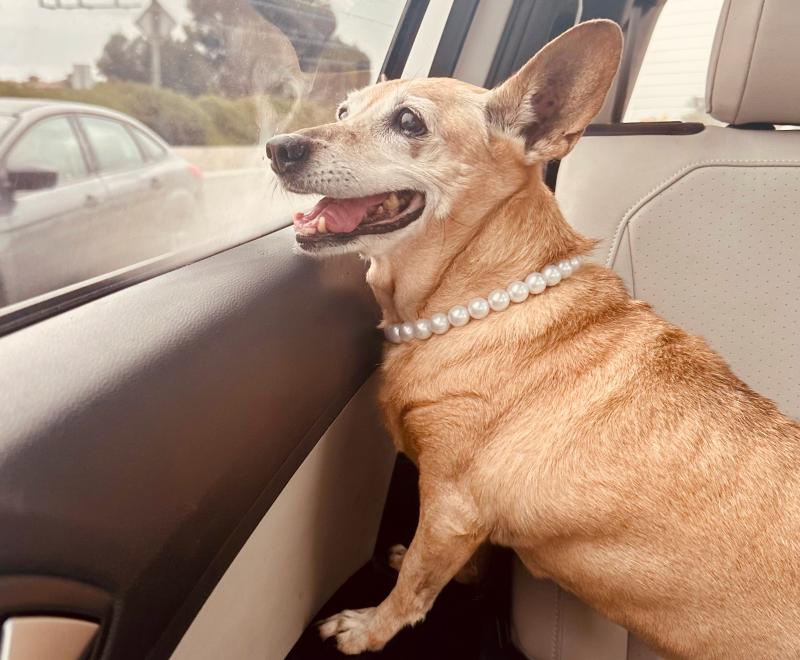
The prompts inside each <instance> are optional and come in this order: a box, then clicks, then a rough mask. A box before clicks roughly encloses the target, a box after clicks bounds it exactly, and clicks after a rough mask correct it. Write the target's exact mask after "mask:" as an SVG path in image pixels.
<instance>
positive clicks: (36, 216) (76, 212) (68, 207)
mask: <svg viewBox="0 0 800 660" xmlns="http://www.w3.org/2000/svg"><path fill="white" fill-rule="evenodd" d="M105 195H106V191H105V188H104V186H103V184H102V183H101V182H100V181H99V180H98V179H97V178H95V177H89V178H86V179H84V180H83V181H78V182H76V183H70V184H67V185H65V186H59V187H57V188H53V189H50V190H39V191H31V192H26V193H22V194H17V195H16V196H15V200H14V205H13V207H12V209H11V212H10V214H9V215H6V216H2V215H0V241H2V243H0V255H2V256H0V279H2V282H3V290H4V292H5V298H4V302H5V303H7V304H8V303H13V302H16V301H19V300H24V299H26V298H31V297H33V296H36V295H39V294H41V293H44V292H46V291H50V290H52V289H57V288H59V287H62V286H66V285H68V284H72V283H73V282H77V281H79V280H82V279H87V278H89V277H93V276H95V275H98V274H99V272H101V271H97V270H96V269H95V268H94V267H93V266H92V263H93V260H91V259H87V258H86V257H87V256H88V254H87V249H88V246H90V245H92V242H93V239H94V235H95V232H94V229H95V228H96V224H97V220H98V210H99V208H100V207H101V206H102V204H103V201H104V199H105ZM64 255H70V257H69V258H68V259H65V258H64ZM47 264H59V267H58V268H48V267H47Z"/></svg>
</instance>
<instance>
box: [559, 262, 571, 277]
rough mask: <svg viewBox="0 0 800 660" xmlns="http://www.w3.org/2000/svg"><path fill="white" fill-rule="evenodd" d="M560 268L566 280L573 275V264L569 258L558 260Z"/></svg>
mask: <svg viewBox="0 0 800 660" xmlns="http://www.w3.org/2000/svg"><path fill="white" fill-rule="evenodd" d="M557 267H558V270H559V272H560V273H561V279H563V280H565V279H567V278H568V277H569V276H570V275H572V264H571V263H570V262H569V259H562V260H561V261H559V262H558V266H557Z"/></svg>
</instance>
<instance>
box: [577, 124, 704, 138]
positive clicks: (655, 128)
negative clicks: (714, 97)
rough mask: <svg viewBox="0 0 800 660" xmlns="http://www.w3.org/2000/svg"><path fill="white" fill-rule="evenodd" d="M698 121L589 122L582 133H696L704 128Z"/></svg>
mask: <svg viewBox="0 0 800 660" xmlns="http://www.w3.org/2000/svg"><path fill="white" fill-rule="evenodd" d="M705 128H706V127H705V124H701V123H700V122H682V121H640V122H623V123H614V124H590V125H589V126H588V127H587V128H586V131H585V132H584V135H591V136H602V135H609V136H611V135H696V134H697V133H702V132H703V131H704V130H705Z"/></svg>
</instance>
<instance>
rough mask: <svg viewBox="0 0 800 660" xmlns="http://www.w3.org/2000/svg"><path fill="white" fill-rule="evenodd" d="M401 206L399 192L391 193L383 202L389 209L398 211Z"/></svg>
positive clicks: (384, 206)
mask: <svg viewBox="0 0 800 660" xmlns="http://www.w3.org/2000/svg"><path fill="white" fill-rule="evenodd" d="M399 206H400V200H399V199H397V193H390V194H389V196H388V197H387V198H386V199H385V200H384V202H383V208H385V209H386V210H387V211H396V210H397V209H398V207H399Z"/></svg>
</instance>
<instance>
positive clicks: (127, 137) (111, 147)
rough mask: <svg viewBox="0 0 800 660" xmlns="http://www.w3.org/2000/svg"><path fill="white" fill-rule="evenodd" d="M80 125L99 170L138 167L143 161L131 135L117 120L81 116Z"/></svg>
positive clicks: (108, 170)
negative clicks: (90, 146)
mask: <svg viewBox="0 0 800 660" xmlns="http://www.w3.org/2000/svg"><path fill="white" fill-rule="evenodd" d="M81 125H82V126H83V130H84V132H85V133H86V137H87V138H88V139H89V144H91V145H92V152H93V153H94V157H95V159H96V160H97V166H98V168H99V169H100V171H101V172H114V171H116V170H124V169H130V168H132V167H139V166H140V165H141V164H142V163H143V162H144V158H142V152H141V151H139V147H137V146H136V142H134V141H133V137H132V136H131V134H130V133H128V131H127V129H126V128H125V127H124V126H123V125H122V124H120V123H119V122H117V121H114V120H113V119H100V118H99V117H81Z"/></svg>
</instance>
